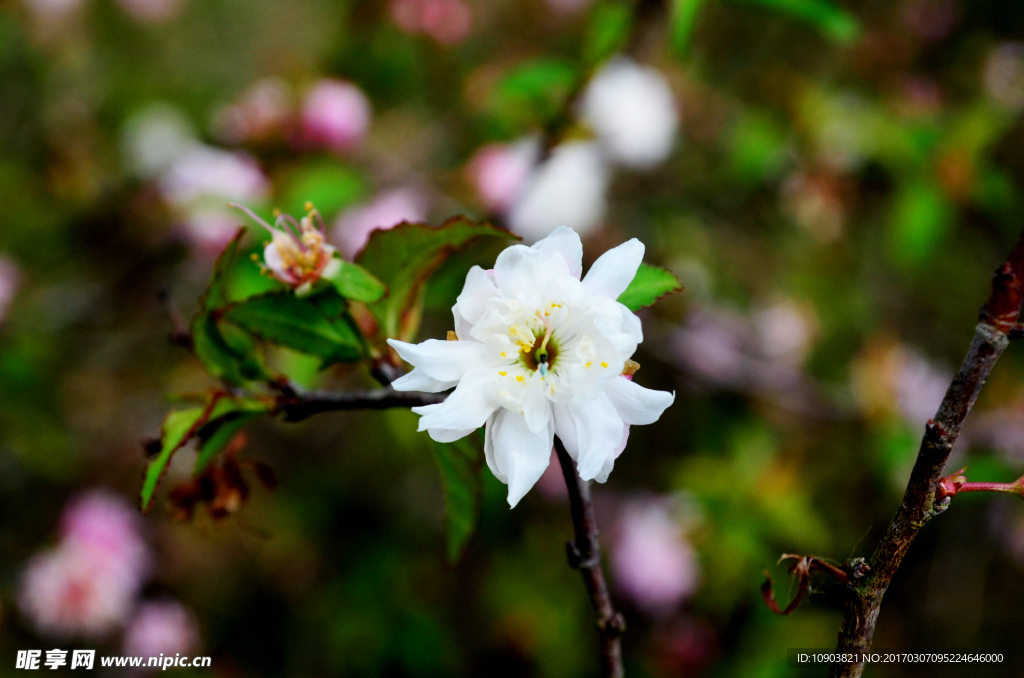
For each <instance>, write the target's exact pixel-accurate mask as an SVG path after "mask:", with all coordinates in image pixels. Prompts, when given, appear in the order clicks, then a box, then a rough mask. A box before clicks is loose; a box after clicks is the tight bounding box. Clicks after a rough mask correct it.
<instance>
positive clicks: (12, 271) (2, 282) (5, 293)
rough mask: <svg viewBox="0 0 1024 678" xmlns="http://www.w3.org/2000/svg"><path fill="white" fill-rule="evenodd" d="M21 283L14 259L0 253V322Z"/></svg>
mask: <svg viewBox="0 0 1024 678" xmlns="http://www.w3.org/2000/svg"><path fill="white" fill-rule="evenodd" d="M20 285H21V271H20V270H19V268H18V265H17V264H16V263H14V259H11V258H10V257H6V256H3V255H0V322H3V320H4V316H6V315H7V310H8V309H9V308H10V307H11V302H13V301H14V295H16V294H17V293H18V287H19V286H20Z"/></svg>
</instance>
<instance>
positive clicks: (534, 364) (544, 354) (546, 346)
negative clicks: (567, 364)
mask: <svg viewBox="0 0 1024 678" xmlns="http://www.w3.org/2000/svg"><path fill="white" fill-rule="evenodd" d="M558 353H559V350H558V341H557V340H556V339H555V338H554V337H553V336H551V331H550V330H548V331H546V332H544V333H543V334H537V335H535V337H534V341H533V345H532V346H530V347H528V348H527V347H526V346H524V347H523V349H522V350H521V351H520V353H519V360H520V361H522V363H523V365H525V366H526V367H527V368H528V369H530V370H533V371H537V370H540V372H541V376H544V375H546V374H547V372H548V370H550V369H552V368H554V366H555V364H556V363H557V361H558Z"/></svg>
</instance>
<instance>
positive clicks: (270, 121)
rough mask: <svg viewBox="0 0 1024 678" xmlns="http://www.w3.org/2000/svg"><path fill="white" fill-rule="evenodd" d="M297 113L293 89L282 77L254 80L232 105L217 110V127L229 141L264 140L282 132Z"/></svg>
mask: <svg viewBox="0 0 1024 678" xmlns="http://www.w3.org/2000/svg"><path fill="white" fill-rule="evenodd" d="M293 115H294V105H293V103H292V91H291V88H289V87H288V83H286V82H285V81H284V80H281V79H280V78H264V79H263V80H259V81H257V82H255V83H253V84H252V85H251V86H250V87H249V88H248V89H246V90H245V92H243V93H242V95H241V96H240V97H239V98H238V99H237V100H236V101H235V102H234V103H232V104H231V105H229V106H225V107H224V108H222V109H220V110H219V111H217V113H216V115H215V116H214V121H213V126H214V130H215V134H216V135H217V137H218V138H219V139H221V140H222V141H224V142H225V143H229V144H240V143H243V142H246V141H253V140H261V139H265V138H267V137H270V136H272V135H274V134H279V133H281V131H282V130H284V128H285V127H286V126H287V125H288V124H289V121H290V120H291V119H292V116H293Z"/></svg>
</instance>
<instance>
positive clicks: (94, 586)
mask: <svg viewBox="0 0 1024 678" xmlns="http://www.w3.org/2000/svg"><path fill="white" fill-rule="evenodd" d="M98 556H99V553H98V552H97V551H96V550H95V549H90V548H83V547H81V546H74V545H71V544H61V545H60V546H58V547H57V548H56V549H53V550H51V551H47V552H45V553H41V554H39V555H37V556H36V557H35V558H33V559H32V560H30V561H29V563H28V566H27V568H26V570H25V574H24V576H23V578H22V582H21V595H20V599H19V603H20V606H21V610H22V612H23V613H24V614H25V616H27V617H28V618H29V619H31V620H32V622H33V623H34V624H35V626H36V628H37V629H38V630H39V632H40V633H42V634H44V635H50V636H58V637H68V636H89V637H98V636H103V635H106V634H107V633H110V632H111V631H113V630H115V629H116V628H117V627H119V626H120V625H121V624H122V623H123V622H124V620H125V618H126V617H127V616H128V613H129V612H130V611H131V608H132V605H133V603H134V601H135V596H136V594H137V593H138V581H137V580H133V579H126V578H124V577H122V576H121V574H120V573H118V572H117V571H116V570H113V569H110V568H108V567H107V566H106V562H105V559H103V558H99V557H98Z"/></svg>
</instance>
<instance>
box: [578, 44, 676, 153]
mask: <svg viewBox="0 0 1024 678" xmlns="http://www.w3.org/2000/svg"><path fill="white" fill-rule="evenodd" d="M580 114H581V119H582V121H583V122H585V123H586V124H587V125H589V126H590V127H591V129H593V130H594V132H595V133H596V134H597V137H598V139H599V140H600V141H601V144H602V146H603V148H604V150H605V151H606V153H607V154H608V156H609V158H610V159H611V160H613V161H614V162H617V163H619V164H621V165H625V166H627V167H634V168H638V169H646V168H650V167H653V166H655V165H657V164H659V163H661V162H663V161H664V160H665V159H666V158H668V156H669V154H670V153H671V152H672V147H673V146H674V145H675V139H676V132H677V131H678V129H679V114H678V112H677V110H676V101H675V97H674V96H673V94H672V90H671V88H670V87H669V85H668V80H666V79H665V76H664V75H662V74H661V72H660V71H658V70H657V69H655V68H651V67H650V66H643V65H641V64H638V63H636V62H635V61H632V60H630V59H626V58H624V57H619V58H615V59H612V60H611V61H609V62H608V63H607V64H605V65H604V66H602V67H601V69H600V70H599V71H598V72H597V73H596V74H595V75H594V77H593V79H591V81H590V83H589V84H588V85H587V89H586V90H585V91H584V93H583V99H582V102H581V106H580Z"/></svg>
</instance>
